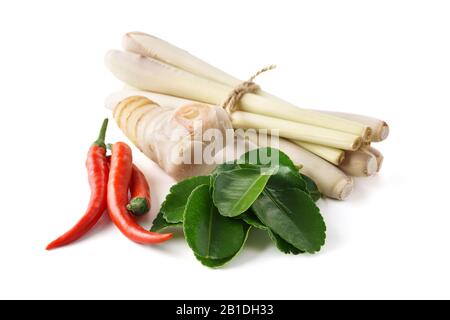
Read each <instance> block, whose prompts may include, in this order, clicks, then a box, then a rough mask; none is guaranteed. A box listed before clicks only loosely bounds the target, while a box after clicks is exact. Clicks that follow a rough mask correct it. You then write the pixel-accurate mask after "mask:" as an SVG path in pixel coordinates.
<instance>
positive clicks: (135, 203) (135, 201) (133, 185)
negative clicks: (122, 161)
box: [127, 164, 151, 216]
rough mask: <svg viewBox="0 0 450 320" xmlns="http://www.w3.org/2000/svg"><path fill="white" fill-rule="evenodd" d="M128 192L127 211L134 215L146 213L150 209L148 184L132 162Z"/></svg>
mask: <svg viewBox="0 0 450 320" xmlns="http://www.w3.org/2000/svg"><path fill="white" fill-rule="evenodd" d="M130 194H131V200H130V202H129V204H128V205H127V209H128V211H130V212H131V213H132V214H134V215H135V216H142V215H144V214H146V213H147V212H148V211H149V210H150V203H151V202H150V201H151V199H150V186H149V185H148V182H147V178H145V176H144V174H143V173H142V171H141V170H139V168H138V167H136V165H134V164H133V167H132V169H131V180H130Z"/></svg>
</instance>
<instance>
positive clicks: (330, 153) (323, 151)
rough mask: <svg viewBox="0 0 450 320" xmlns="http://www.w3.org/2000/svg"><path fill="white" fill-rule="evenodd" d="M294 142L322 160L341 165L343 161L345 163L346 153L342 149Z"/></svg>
mask: <svg viewBox="0 0 450 320" xmlns="http://www.w3.org/2000/svg"><path fill="white" fill-rule="evenodd" d="M292 142H294V143H295V144H297V145H299V146H300V147H302V148H304V149H306V150H308V151H309V152H312V153H314V154H315V155H317V156H319V157H321V158H322V159H324V160H327V161H328V162H331V163H332V164H335V165H340V164H341V163H342V161H344V158H345V151H343V150H341V149H336V148H331V147H326V146H322V145H318V144H313V143H308V142H303V141H298V140H292Z"/></svg>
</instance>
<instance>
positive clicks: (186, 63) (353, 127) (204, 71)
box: [122, 32, 371, 140]
mask: <svg viewBox="0 0 450 320" xmlns="http://www.w3.org/2000/svg"><path fill="white" fill-rule="evenodd" d="M122 45H123V48H124V49H125V50H127V51H130V52H134V53H137V54H140V55H143V56H147V57H150V58H153V59H157V60H160V61H162V62H165V63H167V64H170V65H172V66H175V67H177V68H180V69H183V70H186V71H187V72H190V73H192V74H195V75H198V76H201V77H204V78H207V79H210V80H213V81H215V82H218V83H221V84H223V85H226V86H229V87H232V88H234V87H236V86H237V85H239V84H240V83H242V80H239V79H237V78H235V77H233V76H231V75H229V74H227V73H225V72H223V71H222V70H220V69H218V68H215V67H213V66H212V65H210V64H208V63H206V62H205V61H203V60H201V59H199V58H197V57H195V56H193V55H192V54H190V53H189V52H187V51H185V50H182V49H181V48H178V47H176V46H174V45H172V44H170V43H168V42H167V41H164V40H162V39H159V38H157V37H154V36H152V35H149V34H145V33H142V32H130V33H127V34H126V35H125V36H124V37H123V40H122ZM258 95H259V96H261V97H264V98H265V99H264V100H269V102H270V103H269V107H268V108H266V107H265V105H262V106H260V107H259V108H258V109H256V110H254V109H252V108H251V107H252V106H254V105H253V104H251V105H250V106H247V105H246V102H245V101H244V102H242V103H241V108H242V110H243V111H247V112H253V113H260V114H264V115H267V116H272V117H276V118H282V119H287V120H293V121H298V122H303V123H307V124H312V125H316V126H322V127H325V128H330V129H334V130H339V131H343V132H348V133H352V134H356V135H360V136H361V137H362V138H363V139H364V140H367V139H368V138H369V137H370V134H371V133H370V128H367V127H366V126H364V125H361V124H360V123H358V122H354V121H342V120H343V119H339V118H337V117H330V116H326V115H324V114H321V113H319V112H314V111H310V110H306V109H300V108H298V107H297V106H294V105H293V104H291V103H288V102H286V101H284V100H282V99H280V98H277V97H275V96H273V95H271V94H269V93H267V92H264V91H262V90H259V91H258ZM246 96H247V95H245V96H244V97H246ZM216 104H217V103H216ZM257 106H258V105H257Z"/></svg>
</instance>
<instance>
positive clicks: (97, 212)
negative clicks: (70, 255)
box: [47, 119, 109, 250]
mask: <svg viewBox="0 0 450 320" xmlns="http://www.w3.org/2000/svg"><path fill="white" fill-rule="evenodd" d="M107 126H108V119H105V120H104V121H103V125H102V128H101V130H100V134H99V136H98V139H97V140H96V141H95V142H94V143H93V144H92V146H91V147H90V148H89V152H88V156H87V159H86V168H87V171H88V179H89V185H90V187H91V198H90V200H89V205H88V208H87V210H86V213H85V214H84V216H83V217H82V218H81V219H80V220H79V221H78V223H77V224H76V225H75V226H74V227H72V229H70V230H69V231H67V232H66V233H65V234H63V235H62V236H60V237H59V238H58V239H56V240H54V241H53V242H51V243H50V244H49V245H48V246H47V250H51V249H54V248H57V247H61V246H64V245H67V244H69V243H71V242H73V241H75V240H77V239H79V238H81V237H82V236H83V235H84V234H86V233H87V232H88V231H89V230H90V229H91V228H92V227H93V226H94V225H95V224H96V223H97V221H98V220H99V219H100V217H101V216H102V214H103V212H105V210H106V192H107V185H108V171H109V169H108V163H107V160H106V145H105V135H106V128H107Z"/></svg>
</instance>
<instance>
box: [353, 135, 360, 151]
mask: <svg viewBox="0 0 450 320" xmlns="http://www.w3.org/2000/svg"><path fill="white" fill-rule="evenodd" d="M362 143H363V139H362V138H361V137H358V138H357V139H355V141H354V143H353V145H352V150H358V149H359V148H361V145H362Z"/></svg>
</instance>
